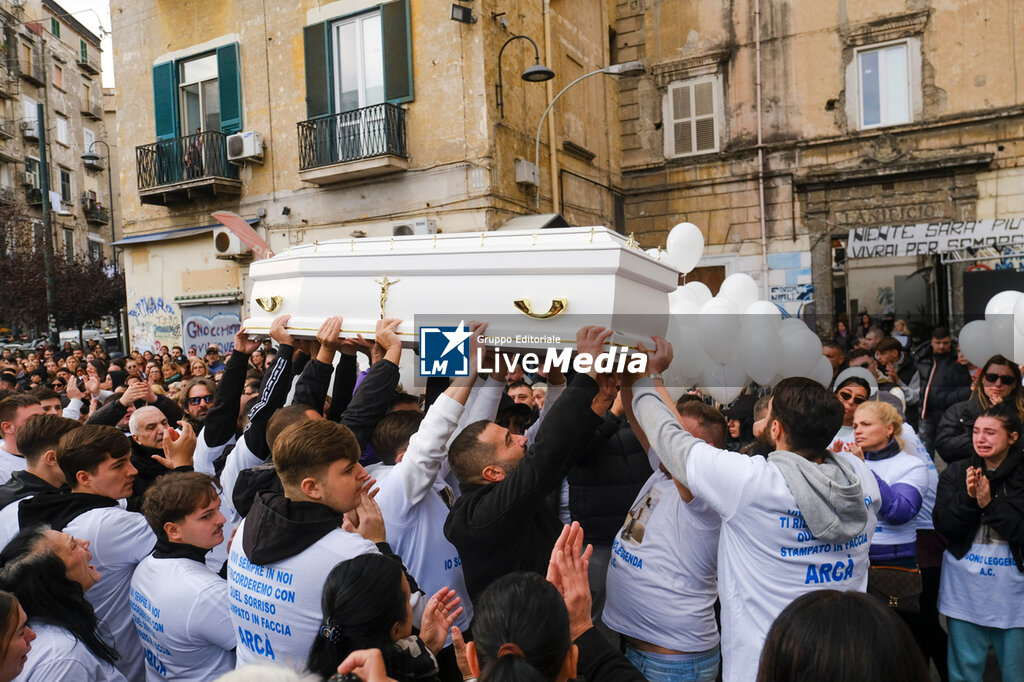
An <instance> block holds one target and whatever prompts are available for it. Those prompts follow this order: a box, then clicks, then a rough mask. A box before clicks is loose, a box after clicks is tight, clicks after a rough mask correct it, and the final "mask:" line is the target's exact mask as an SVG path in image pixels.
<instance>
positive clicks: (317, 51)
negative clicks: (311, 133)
mask: <svg viewBox="0 0 1024 682" xmlns="http://www.w3.org/2000/svg"><path fill="white" fill-rule="evenodd" d="M302 42H303V45H304V47H305V52H306V55H305V58H306V118H316V117H317V116H327V115H328V114H331V113H334V79H333V78H332V73H331V72H332V69H331V25H330V24H329V23H328V22H326V21H325V22H323V23H320V24H313V25H312V26H306V27H305V28H303V29H302Z"/></svg>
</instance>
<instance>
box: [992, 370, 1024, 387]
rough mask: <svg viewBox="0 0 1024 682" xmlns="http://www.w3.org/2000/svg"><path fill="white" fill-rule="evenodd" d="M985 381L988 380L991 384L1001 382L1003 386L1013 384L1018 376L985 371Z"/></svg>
mask: <svg viewBox="0 0 1024 682" xmlns="http://www.w3.org/2000/svg"><path fill="white" fill-rule="evenodd" d="M985 381H987V382H988V383H990V384H994V383H996V382H999V383H1001V384H1002V385H1003V386H1013V384H1014V382H1016V381H1017V379H1016V377H1014V376H1013V375H1010V374H996V373H995V372H985Z"/></svg>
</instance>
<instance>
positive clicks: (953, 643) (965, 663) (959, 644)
mask: <svg viewBox="0 0 1024 682" xmlns="http://www.w3.org/2000/svg"><path fill="white" fill-rule="evenodd" d="M947 625H948V627H949V680H950V682H974V681H975V680H980V679H981V674H982V673H983V672H984V671H985V662H986V660H987V659H988V647H989V645H992V648H993V649H995V652H996V659H997V660H998V661H999V669H1000V671H1001V672H1002V674H1003V679H1004V680H1021V679H1024V628H1010V629H1008V630H1002V629H1000V628H990V627H985V626H984V625H975V624H974V623H968V622H967V621H964V620H957V619H956V618H949V619H948V620H947Z"/></svg>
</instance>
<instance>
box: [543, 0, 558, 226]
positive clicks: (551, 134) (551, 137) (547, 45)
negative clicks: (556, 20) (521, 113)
mask: <svg viewBox="0 0 1024 682" xmlns="http://www.w3.org/2000/svg"><path fill="white" fill-rule="evenodd" d="M551 54H552V53H551V0H544V63H545V64H548V65H549V66H550V64H552V60H551ZM554 82H555V81H554V79H553V78H552V79H551V80H548V81H546V82H545V83H544V89H545V91H546V93H547V97H548V106H550V105H551V103H552V102H553V101H554V99H555V86H554ZM548 162H549V168H550V173H551V212H552V213H559V212H560V211H561V209H560V208H559V206H560V205H561V203H562V197H561V192H560V191H559V187H558V152H557V151H556V149H555V117H554V116H551V117H550V118H548ZM537 171H538V172H540V169H539V168H538V169H537ZM537 195H538V196H540V186H539V185H538V187H537Z"/></svg>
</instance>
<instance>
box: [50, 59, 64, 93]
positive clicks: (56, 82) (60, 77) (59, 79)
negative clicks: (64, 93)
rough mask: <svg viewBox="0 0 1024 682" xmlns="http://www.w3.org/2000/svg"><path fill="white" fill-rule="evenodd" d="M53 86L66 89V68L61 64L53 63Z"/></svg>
mask: <svg viewBox="0 0 1024 682" xmlns="http://www.w3.org/2000/svg"><path fill="white" fill-rule="evenodd" d="M53 87H55V88H58V89H60V90H63V89H64V69H63V68H62V67H61V65H60V64H54V65H53Z"/></svg>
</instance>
